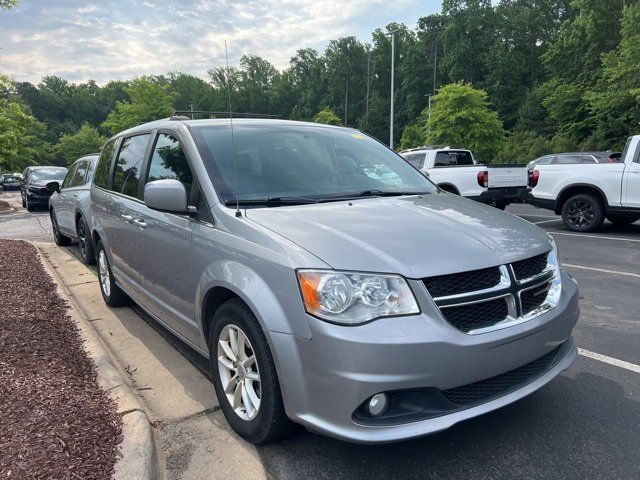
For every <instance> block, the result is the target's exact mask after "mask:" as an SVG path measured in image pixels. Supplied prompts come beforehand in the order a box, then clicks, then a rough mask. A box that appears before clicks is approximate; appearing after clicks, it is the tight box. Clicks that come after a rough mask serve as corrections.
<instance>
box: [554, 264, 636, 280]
mask: <svg viewBox="0 0 640 480" xmlns="http://www.w3.org/2000/svg"><path fill="white" fill-rule="evenodd" d="M562 266H564V267H569V268H579V269H581V270H593V271H594V272H601V273H613V274H614V275H624V276H626V277H635V278H640V274H637V273H631V272H620V271H618V270H607V269H606V268H595V267H583V266H582V265H572V264H571V263H563V264H562Z"/></svg>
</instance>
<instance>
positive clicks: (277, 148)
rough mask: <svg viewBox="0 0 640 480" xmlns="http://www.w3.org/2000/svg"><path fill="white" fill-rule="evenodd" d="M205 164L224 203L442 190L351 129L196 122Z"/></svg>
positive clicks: (301, 200)
mask: <svg viewBox="0 0 640 480" xmlns="http://www.w3.org/2000/svg"><path fill="white" fill-rule="evenodd" d="M192 133H193V137H194V139H195V142H196V144H197V146H198V149H199V150H200V154H201V156H202V158H203V160H204V163H205V167H206V169H207V172H208V174H209V176H210V177H211V180H212V182H213V184H214V186H215V188H216V191H217V192H218V195H220V197H221V200H222V202H223V203H225V204H227V205H234V204H235V200H236V195H235V194H236V185H237V191H238V200H239V201H240V203H242V204H244V205H251V204H255V205H262V204H270V205H276V204H285V203H286V204H291V203H313V202H320V201H331V200H340V199H345V198H350V197H360V196H378V195H379V196H395V195H411V194H423V193H433V192H435V191H436V190H437V188H436V187H435V185H434V184H432V183H431V182H430V181H428V180H427V179H426V178H425V177H424V176H423V175H422V174H420V172H418V171H417V170H416V169H415V168H413V167H412V166H411V165H409V164H408V163H407V162H406V161H405V160H403V159H402V158H401V157H400V156H398V155H397V154H396V153H394V152H393V151H391V150H389V149H388V148H386V147H385V146H384V145H382V144H380V143H379V142H377V141H376V140H373V139H372V138H370V137H368V136H366V135H364V134H362V133H360V132H358V131H357V130H352V129H347V128H344V129H338V128H327V127H321V126H317V127H316V126H313V125H291V124H286V123H282V124H278V123H277V122H274V123H273V124H264V123H256V124H251V123H248V122H247V123H240V124H239V125H235V124H234V127H233V135H234V139H235V158H236V166H235V170H236V174H237V182H236V180H235V179H234V166H233V149H232V141H231V130H230V127H229V125H228V124H220V125H200V126H192Z"/></svg>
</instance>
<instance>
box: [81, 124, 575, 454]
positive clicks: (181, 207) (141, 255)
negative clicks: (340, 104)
mask: <svg viewBox="0 0 640 480" xmlns="http://www.w3.org/2000/svg"><path fill="white" fill-rule="evenodd" d="M381 172H382V173H381ZM91 216H92V222H93V223H92V238H93V241H94V244H95V245H96V252H97V259H98V273H99V277H100V288H101V290H102V295H103V297H104V300H105V302H106V303H107V304H108V305H110V306H113V307H115V306H118V305H122V304H124V303H126V302H127V301H128V300H129V299H132V300H133V301H134V302H136V303H137V304H138V305H139V306H140V307H142V309H144V310H145V311H146V312H147V313H149V314H150V315H151V316H152V317H154V318H155V319H156V320H157V321H158V322H160V323H161V324H163V325H164V326H165V327H166V328H168V329H169V330H171V331H172V332H173V333H174V334H176V335H177V336H179V337H180V338H181V339H182V340H184V342H186V343H187V344H189V345H190V346H191V347H192V348H193V349H195V350H196V351H198V352H199V353H201V354H202V355H204V356H205V357H208V358H209V360H210V366H211V370H212V378H213V383H214V385H215V390H216V393H217V396H218V399H219V402H220V405H221V408H222V411H223V412H224V415H225V417H226V419H227V420H228V422H229V423H230V425H231V426H232V427H233V429H234V430H235V431H236V432H237V433H238V434H239V435H241V436H242V437H244V438H245V439H247V440H249V441H251V442H254V443H261V442H266V441H269V440H273V439H276V438H279V437H282V436H283V435H285V434H286V433H288V432H289V431H290V429H291V427H292V425H293V424H294V423H297V424H301V425H304V426H305V427H307V428H308V429H311V430H313V431H316V432H321V433H323V434H326V435H330V436H333V437H336V438H340V439H344V440H348V441H353V442H361V443H382V442H390V441H397V440H402V439H407V438H412V437H416V436H420V435H425V434H429V433H433V432H437V431H440V430H443V429H446V428H448V427H450V426H451V425H453V424H455V423H457V422H460V421H462V420H465V419H468V418H471V417H474V416H477V415H480V414H483V413H486V412H489V411H491V410H494V409H497V408H500V407H502V406H504V405H507V404H509V403H512V402H514V401H516V400H518V399H520V398H522V397H524V396H525V395H528V394H530V393H532V392H534V391H535V390H537V389H538V388H540V387H542V386H543V385H544V384H546V383H547V382H549V381H550V380H551V379H553V378H554V377H556V376H557V375H558V374H559V373H560V372H561V371H563V370H565V369H567V368H569V366H570V365H571V364H572V362H573V361H574V359H575V357H576V347H575V345H574V342H573V340H572V337H571V331H572V329H573V327H574V325H575V323H576V321H577V320H578V314H579V307H578V289H577V285H576V282H575V281H574V280H573V279H572V278H571V277H570V276H569V275H568V274H567V273H565V272H564V271H563V270H562V269H561V265H560V260H559V257H558V252H557V249H556V246H555V243H554V242H553V239H552V238H551V237H549V236H548V235H547V234H546V233H545V232H544V231H543V230H541V229H540V228H538V227H536V226H535V225H532V224H531V223H528V222H526V221H524V220H522V219H520V218H517V217H515V216H513V215H509V214H507V213H504V212H502V211H499V210H497V209H494V208H492V207H490V206H487V205H482V204H479V203H476V202H473V201H470V200H466V199H464V198H460V197H458V196H456V195H451V194H449V193H446V192H444V191H442V190H440V189H438V187H436V186H435V185H434V184H433V183H431V182H430V181H429V180H428V179H426V178H425V177H424V176H423V175H421V174H420V172H418V171H417V170H416V169H415V168H413V167H412V166H411V165H410V164H408V163H407V162H405V161H404V160H403V159H402V158H401V157H399V156H398V155H397V154H396V153H394V152H393V151H392V150H390V149H388V148H387V147H385V146H384V145H382V144H381V143H379V142H378V141H376V140H374V139H372V138H370V137H368V136H367V135H365V134H363V133H361V132H359V131H357V130H353V129H350V128H342V127H332V126H325V125H318V124H312V123H302V122H292V121H283V120H265V119H242V120H240V119H236V120H234V121H233V123H231V122H230V121H229V120H228V119H217V120H186V119H184V118H182V117H180V118H175V119H167V120H161V121H157V122H153V123H148V124H145V125H140V126H137V127H134V128H132V129H130V130H127V131H125V132H122V133H121V134H119V135H116V136H115V137H113V138H112V139H110V140H109V141H108V143H107V144H106V145H105V147H104V148H103V150H102V152H101V154H100V159H99V161H98V164H97V166H96V172H95V176H94V180H93V184H92V187H91Z"/></svg>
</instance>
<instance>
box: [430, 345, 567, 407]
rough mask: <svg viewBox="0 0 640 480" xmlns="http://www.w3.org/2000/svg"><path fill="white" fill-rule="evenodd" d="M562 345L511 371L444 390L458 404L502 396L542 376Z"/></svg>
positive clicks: (550, 365)
mask: <svg viewBox="0 0 640 480" xmlns="http://www.w3.org/2000/svg"><path fill="white" fill-rule="evenodd" d="M561 347H562V345H561V346H560V347H558V348H556V349H555V350H552V351H551V352H549V353H547V354H546V355H543V356H542V357H540V358H538V359H537V360H534V361H533V362H530V363H527V364H526V365H523V366H522V367H519V368H516V369H514V370H511V371H509V372H506V373H503V374H501V375H497V376H495V377H491V378H487V379H486V380H481V381H479V382H475V383H470V384H468V385H463V386H461V387H456V388H451V389H449V390H444V391H443V392H442V393H443V394H444V396H445V397H447V399H449V400H450V401H451V402H453V403H455V404H457V405H464V406H470V405H472V404H475V403H480V402H485V401H487V400H489V399H490V398H493V397H500V396H502V395H506V394H507V393H509V392H511V391H514V390H517V389H518V388H521V387H523V386H524V385H526V384H528V383H531V382H532V381H534V380H535V379H536V378H539V377H541V376H542V375H543V374H544V373H545V372H547V371H548V370H550V369H551V367H552V366H553V365H554V364H555V362H556V360H557V357H558V353H559V352H560V349H561Z"/></svg>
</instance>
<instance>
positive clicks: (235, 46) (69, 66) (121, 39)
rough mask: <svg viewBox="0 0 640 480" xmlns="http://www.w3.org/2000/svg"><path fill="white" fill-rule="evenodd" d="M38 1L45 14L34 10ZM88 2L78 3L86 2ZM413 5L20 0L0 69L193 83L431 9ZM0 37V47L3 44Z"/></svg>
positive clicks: (6, 28)
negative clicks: (165, 77)
mask: <svg viewBox="0 0 640 480" xmlns="http://www.w3.org/2000/svg"><path fill="white" fill-rule="evenodd" d="M43 3H44V6H43V5H42V4H43ZM85 3H87V2H85ZM431 3H432V4H433V5H432V6H430V7H424V6H422V4H423V2H421V1H418V0H397V1H395V2H389V1H388V0H246V1H242V2H240V1H232V0H182V1H178V0H173V1H172V0H153V1H144V2H142V3H141V2H139V1H137V0H121V1H116V0H103V1H101V2H95V3H92V2H88V4H85V6H83V7H80V8H78V7H77V2H76V1H75V0H49V1H48V2H46V3H45V2H42V3H41V2H39V1H36V0H32V1H31V2H30V1H29V0H23V4H21V8H19V9H17V10H16V11H13V12H5V13H0V31H1V32H3V35H2V37H0V42H1V43H0V47H2V48H3V52H4V53H3V55H2V56H1V57H0V71H2V72H3V73H8V74H9V75H12V76H13V77H14V78H16V79H18V80H27V81H32V82H37V81H38V80H39V79H40V78H41V77H42V76H44V75H61V76H63V77H65V78H68V79H69V80H72V81H85V80H88V79H90V78H93V79H95V80H97V81H98V82H101V83H102V82H105V81H108V80H111V79H127V78H131V77H133V76H137V75H145V74H161V73H166V72H168V71H174V70H180V71H185V72H189V73H193V74H195V75H199V76H201V77H205V76H206V70H207V69H208V68H211V67H213V66H215V65H219V64H222V63H223V62H224V40H227V42H228V44H229V56H230V62H231V63H237V62H238V60H239V58H240V57H241V56H242V55H243V54H248V53H251V54H255V55H260V56H262V57H264V58H266V59H268V60H269V61H271V62H272V63H273V64H275V65H276V66H277V67H279V68H283V67H285V66H286V65H287V64H288V62H289V59H290V58H291V56H293V55H294V54H295V51H296V50H297V49H299V48H305V47H315V48H319V49H322V48H324V46H325V45H326V43H327V42H328V41H329V40H331V39H333V38H338V37H340V36H343V35H354V34H357V35H358V36H359V37H360V38H361V40H365V41H368V40H369V33H370V31H371V30H373V29H374V28H377V27H382V26H384V25H385V24H387V23H390V22H392V21H408V22H409V23H410V24H411V26H413V23H415V21H416V20H417V19H418V17H419V16H421V15H425V14H428V13H430V12H432V11H434V10H436V9H437V8H439V3H440V2H439V1H436V0H431ZM3 38H4V39H3Z"/></svg>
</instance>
